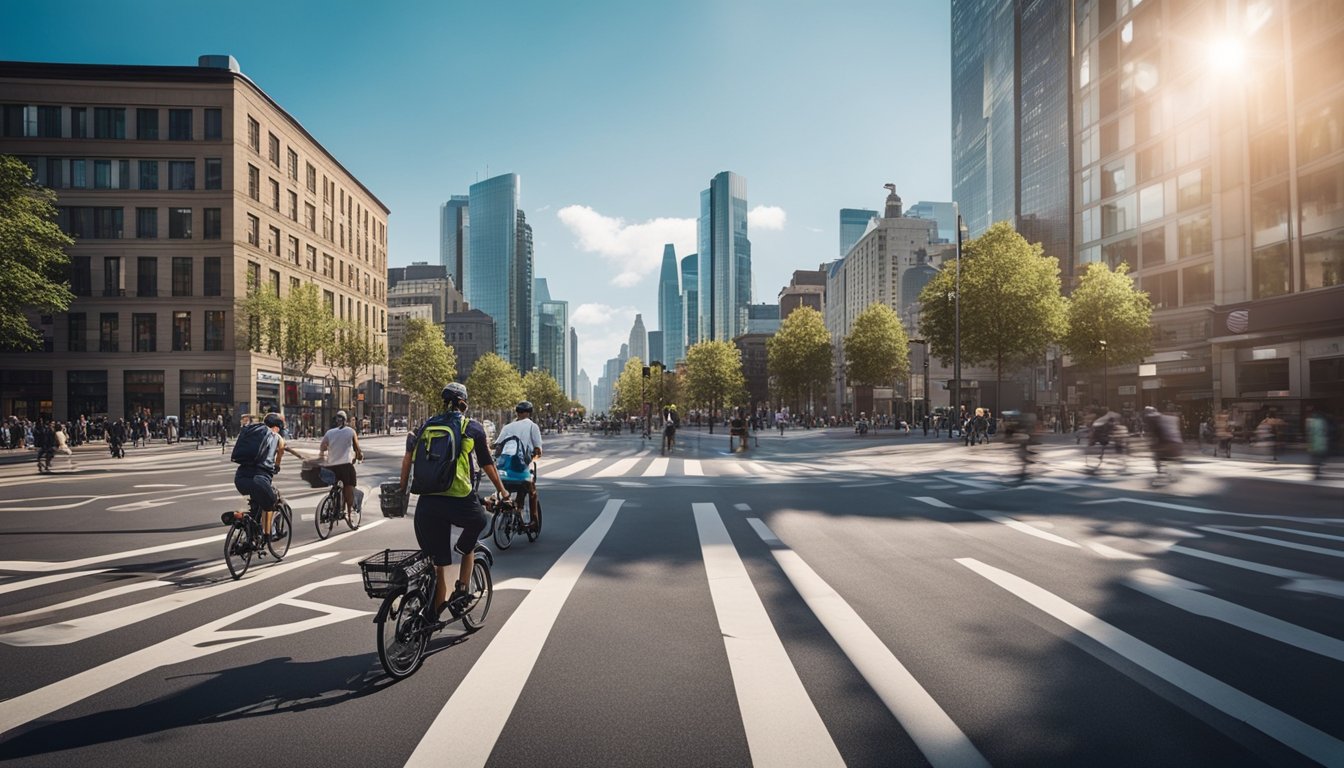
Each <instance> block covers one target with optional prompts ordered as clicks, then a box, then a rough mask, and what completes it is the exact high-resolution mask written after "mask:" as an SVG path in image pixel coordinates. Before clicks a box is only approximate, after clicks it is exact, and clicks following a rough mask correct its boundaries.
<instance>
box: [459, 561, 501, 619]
mask: <svg viewBox="0 0 1344 768" xmlns="http://www.w3.org/2000/svg"><path fill="white" fill-rule="evenodd" d="M468 589H469V590H470V592H471V596H472V599H473V601H474V602H473V603H472V606H471V610H469V611H467V612H466V613H464V614H462V626H463V627H464V628H466V630H467V632H469V633H470V632H475V631H476V630H478V629H480V628H481V627H483V626H485V617H486V615H487V614H489V613H490V600H491V599H492V598H493V597H494V595H495V585H494V581H493V580H492V579H491V578H490V566H489V565H486V564H485V562H484V561H483V560H482V559H481V558H480V557H477V558H476V562H475V563H473V564H472V566H471V584H470V586H469V587H468Z"/></svg>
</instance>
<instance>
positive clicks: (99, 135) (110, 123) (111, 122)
mask: <svg viewBox="0 0 1344 768" xmlns="http://www.w3.org/2000/svg"><path fill="white" fill-rule="evenodd" d="M93 137H94V138H95V139H124V138H126V110H125V109H123V108H122V107H94V108H93Z"/></svg>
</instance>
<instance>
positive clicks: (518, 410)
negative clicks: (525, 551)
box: [494, 400, 541, 531]
mask: <svg viewBox="0 0 1344 768" xmlns="http://www.w3.org/2000/svg"><path fill="white" fill-rule="evenodd" d="M513 410H514V414H515V418H514V420H513V421H511V422H509V423H508V424H506V425H505V426H504V428H503V429H501V430H500V431H499V436H498V437H496V438H495V445H494V448H495V454H496V455H497V456H498V455H499V451H500V448H501V447H502V446H503V445H504V443H505V441H507V440H508V439H509V438H514V439H516V440H517V441H518V444H519V446H520V449H521V454H522V456H523V457H524V458H525V459H526V461H527V463H528V464H529V465H530V464H531V463H532V461H533V460H535V459H537V458H539V457H540V456H541V429H540V428H539V427H538V426H537V424H536V422H534V421H532V403H530V402H528V401H527V400H524V401H522V402H521V403H519V404H518V405H517V406H516V407H515V408H514V409H513ZM509 482H510V483H517V484H519V485H525V486H527V491H528V499H529V501H528V506H529V507H531V517H530V518H529V519H530V520H531V521H532V524H531V526H530V528H531V529H532V530H533V531H537V530H540V525H539V523H540V521H541V502H540V501H538V500H537V474H536V472H535V471H529V472H528V475H527V479H526V480H524V479H521V478H518V479H514V478H512V477H510V478H509Z"/></svg>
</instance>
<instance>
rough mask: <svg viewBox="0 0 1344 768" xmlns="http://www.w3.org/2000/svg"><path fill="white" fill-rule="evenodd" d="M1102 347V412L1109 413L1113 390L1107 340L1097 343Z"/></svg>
mask: <svg viewBox="0 0 1344 768" xmlns="http://www.w3.org/2000/svg"><path fill="white" fill-rule="evenodd" d="M1097 344H1099V345H1100V346H1101V408H1102V411H1104V412H1107V413H1109V412H1110V410H1111V408H1110V404H1109V401H1110V399H1111V388H1110V386H1109V384H1108V377H1109V375H1110V371H1109V370H1108V368H1109V366H1108V365H1107V364H1106V359H1107V358H1106V340H1105V339H1101V340H1100V341H1098V342H1097Z"/></svg>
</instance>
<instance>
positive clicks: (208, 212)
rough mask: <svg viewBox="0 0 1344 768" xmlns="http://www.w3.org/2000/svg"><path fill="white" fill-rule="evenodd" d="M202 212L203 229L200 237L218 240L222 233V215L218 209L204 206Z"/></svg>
mask: <svg viewBox="0 0 1344 768" xmlns="http://www.w3.org/2000/svg"><path fill="white" fill-rule="evenodd" d="M203 213H204V214H205V230H204V232H203V233H202V237H204V238H205V239H206V240H218V239H219V238H220V236H221V234H222V232H221V229H222V228H223V226H222V225H223V217H222V216H221V213H220V209H219V208H206V209H204V211H203Z"/></svg>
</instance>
